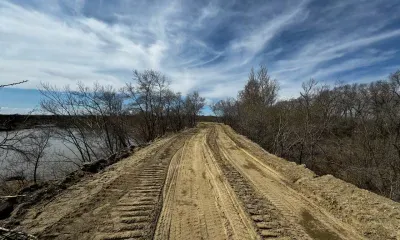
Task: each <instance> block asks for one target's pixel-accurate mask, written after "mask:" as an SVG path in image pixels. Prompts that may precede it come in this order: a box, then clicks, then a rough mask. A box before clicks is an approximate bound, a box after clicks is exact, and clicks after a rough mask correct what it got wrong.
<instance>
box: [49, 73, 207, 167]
mask: <svg viewBox="0 0 400 240" xmlns="http://www.w3.org/2000/svg"><path fill="white" fill-rule="evenodd" d="M133 79H134V80H135V82H134V83H127V84H126V86H125V87H124V88H122V89H119V90H117V89H114V88H113V87H112V86H101V85H99V84H95V85H94V86H93V87H87V86H84V85H83V84H78V89H77V90H71V89H70V88H69V87H65V88H64V89H57V88H54V87H52V86H50V85H43V89H42V90H41V93H42V95H43V96H44V99H43V100H42V102H41V106H42V109H43V110H45V111H46V112H47V113H50V114H52V115H53V116H56V117H57V116H58V117H59V119H60V120H59V121H57V122H58V123H59V124H58V125H60V123H62V122H63V121H64V122H63V124H61V125H60V127H59V128H58V131H57V134H58V135H57V136H58V137H59V138H60V139H61V140H63V141H64V142H66V143H67V144H68V145H70V146H73V149H74V150H75V151H76V152H74V155H75V156H76V157H78V158H79V159H81V160H82V161H83V162H90V161H93V159H99V158H102V157H105V156H106V155H110V154H113V153H116V152H118V151H120V150H121V149H123V148H126V147H127V146H130V145H134V144H137V143H138V142H148V141H151V140H153V139H155V138H157V137H159V136H162V135H164V134H165V133H166V132H168V131H179V130H181V129H183V128H185V127H192V126H194V124H195V121H193V116H196V115H198V114H199V113H200V110H201V109H202V108H203V106H204V98H201V97H198V93H197V92H194V93H191V94H188V95H187V96H186V97H183V96H182V95H181V93H176V92H173V91H172V90H171V89H170V88H169V81H168V79H167V78H166V76H165V75H163V74H162V73H160V72H157V71H154V70H146V71H143V72H138V71H134V72H133ZM194 96H197V98H195V97H194Z"/></svg>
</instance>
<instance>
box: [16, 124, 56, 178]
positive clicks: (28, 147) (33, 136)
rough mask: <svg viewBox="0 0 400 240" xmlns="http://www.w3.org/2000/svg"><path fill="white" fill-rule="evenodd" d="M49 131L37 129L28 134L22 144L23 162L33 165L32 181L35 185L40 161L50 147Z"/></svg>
mask: <svg viewBox="0 0 400 240" xmlns="http://www.w3.org/2000/svg"><path fill="white" fill-rule="evenodd" d="M50 137H51V129H38V130H36V131H34V132H32V133H30V134H29V135H28V136H27V137H26V138H25V139H24V141H23V142H22V143H23V145H22V146H21V147H22V148H23V149H21V151H20V152H21V154H22V155H23V158H24V159H25V161H27V162H28V163H29V164H31V165H33V181H34V183H37V179H38V178H37V171H38V167H39V164H40V160H41V159H42V158H43V157H44V156H45V154H46V149H47V148H48V147H49V146H50V142H49V140H50Z"/></svg>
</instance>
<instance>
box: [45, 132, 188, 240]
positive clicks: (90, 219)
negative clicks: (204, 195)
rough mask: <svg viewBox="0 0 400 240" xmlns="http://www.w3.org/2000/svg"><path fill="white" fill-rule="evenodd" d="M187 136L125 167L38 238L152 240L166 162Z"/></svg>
mask: <svg viewBox="0 0 400 240" xmlns="http://www.w3.org/2000/svg"><path fill="white" fill-rule="evenodd" d="M187 135H190V133H183V134H180V135H179V137H174V138H172V139H171V140H170V141H169V142H168V143H167V144H165V145H163V146H162V147H161V148H160V149H159V150H157V151H155V152H153V153H151V154H150V155H149V156H147V157H145V158H144V159H143V160H141V161H140V162H139V163H138V164H137V165H135V166H132V167H129V169H125V170H124V171H125V173H123V174H121V175H120V176H119V177H118V178H117V179H116V180H114V181H113V182H111V183H110V184H109V185H107V186H105V187H104V189H103V190H102V191H100V192H99V193H98V194H96V195H95V196H94V197H93V198H92V200H91V201H89V202H87V203H85V204H83V206H80V208H79V209H80V211H79V212H75V213H72V214H70V215H68V216H66V217H64V218H63V219H61V220H60V221H59V222H57V223H56V224H54V225H53V226H51V227H50V228H48V229H46V230H45V231H44V232H42V234H41V236H40V237H41V239H83V238H84V239H96V240H107V239H152V238H153V235H154V231H155V228H156V225H157V220H158V217H159V214H160V211H161V208H162V202H163V196H162V192H163V188H164V183H165V179H166V175H167V171H168V167H169V164H170V162H171V159H172V157H173V156H174V155H175V154H176V152H177V151H178V150H179V149H180V148H181V147H182V145H183V142H184V139H186V137H187ZM77 220H79V221H77ZM54 233H56V234H54Z"/></svg>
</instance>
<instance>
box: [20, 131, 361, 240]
mask: <svg viewBox="0 0 400 240" xmlns="http://www.w3.org/2000/svg"><path fill="white" fill-rule="evenodd" d="M228 130H229V129H228ZM228 130H226V129H225V128H224V126H223V125H219V124H207V123H203V124H200V125H199V126H198V127H197V128H194V129H188V130H185V131H183V132H181V133H178V134H174V135H171V136H169V137H165V138H162V139H160V140H158V141H155V142H154V143H153V144H151V145H149V146H148V147H146V148H143V149H141V150H139V151H138V152H136V153H135V154H134V155H133V156H131V157H128V158H127V159H124V160H122V161H120V162H118V163H116V164H114V165H113V166H111V167H110V168H107V169H105V170H104V172H101V173H98V174H95V175H93V176H91V178H88V179H85V180H82V181H80V182H78V183H77V184H76V185H74V186H72V187H70V188H69V189H67V190H66V191H65V192H63V193H61V194H60V195H59V196H57V197H56V198H55V199H53V200H51V201H50V202H48V203H46V204H43V205H40V206H38V207H34V208H32V209H29V211H28V212H27V214H26V219H24V220H23V221H22V222H21V230H25V231H27V232H30V233H33V234H35V235H37V236H38V237H39V238H40V239H90V240H112V239H114V240H118V239H157V240H164V239H165V240H167V239H178V240H186V239H218V240H219V239H235V240H241V239H257V240H278V239H280V240H283V239H328V240H336V239H363V237H362V236H360V235H359V233H358V232H357V231H356V230H355V228H353V226H350V225H349V224H348V223H345V222H342V221H341V220H339V219H338V218H336V217H335V216H333V215H332V214H331V213H329V211H327V210H326V209H325V208H324V207H321V206H318V205H317V204H316V203H315V202H313V201H312V200H311V198H306V196H305V195H304V193H302V192H300V191H299V190H298V188H293V183H292V182H291V181H289V180H288V179H289V178H286V177H284V176H283V175H282V173H281V172H280V171H278V170H279V169H278V170H276V168H272V167H271V165H269V163H270V162H268V161H270V159H269V156H270V155H268V154H267V153H265V154H264V153H263V152H262V151H261V150H260V149H259V148H257V147H254V146H250V147H249V146H247V142H245V141H247V140H243V138H241V137H239V135H237V134H235V133H234V132H233V131H230V132H229V131H228ZM227 131H228V132H227ZM263 154H264V155H263Z"/></svg>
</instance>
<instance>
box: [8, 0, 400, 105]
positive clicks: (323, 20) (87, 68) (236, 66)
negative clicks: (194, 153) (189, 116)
mask: <svg viewBox="0 0 400 240" xmlns="http://www.w3.org/2000/svg"><path fill="white" fill-rule="evenodd" d="M29 3H30V4H29ZM391 3H392V1H390V0H385V1H383V2H379V3H378V2H377V1H368V2H364V4H360V3H358V1H355V0H350V1H346V2H340V3H330V4H328V3H326V4H322V5H321V3H320V2H318V1H312V0H309V1H302V2H298V1H270V2H268V3H265V2H263V1H260V2H255V3H253V4H247V3H246V4H244V3H243V2H241V1H227V0H213V1H209V2H207V3H202V2H200V1H180V0H173V1H170V2H165V1H154V2H152V3H151V4H150V3H149V2H148V1H145V0H141V1H135V2H133V1H123V0H118V1H104V2H102V1H90V0H86V1H84V0H74V1H66V0H58V1H51V2H49V1H45V0H36V1H32V2H26V3H24V4H21V5H17V4H16V3H14V2H12V1H7V0H0V46H1V48H2V53H1V54H0V83H8V82H13V81H18V80H22V79H29V80H30V81H29V83H28V84H25V85H23V86H20V87H24V88H37V87H38V86H39V85H40V82H50V83H51V84H55V85H58V86H63V85H66V84H70V85H74V84H75V83H76V82H77V81H82V82H84V83H86V84H92V83H94V82H100V83H104V84H112V85H114V86H115V87H117V88H118V87H121V86H123V85H124V83H125V82H126V81H130V79H131V76H130V73H131V70H132V69H138V70H143V69H147V68H153V69H157V70H160V71H162V72H164V73H166V74H167V75H168V76H169V77H170V79H171V81H172V85H171V86H172V88H174V89H175V90H177V91H181V92H182V93H184V94H185V93H187V92H188V91H191V90H194V89H197V90H200V91H201V92H202V94H203V95H204V96H206V97H207V99H216V98H222V97H227V96H236V94H237V91H238V90H239V89H240V88H242V86H243V85H244V83H245V81H246V77H247V73H248V71H249V69H250V68H251V67H252V66H257V65H259V64H260V63H263V64H266V65H267V67H268V68H269V69H270V73H271V75H272V77H274V78H277V79H278V80H280V81H281V83H282V96H284V97H285V96H286V97H287V96H292V95H293V96H294V95H296V92H298V90H299V89H300V86H301V82H302V81H305V80H307V79H308V78H311V77H315V78H317V79H319V80H327V81H330V80H336V79H337V78H338V77H340V78H343V79H350V78H351V79H354V78H355V77H357V76H359V77H361V76H362V77H364V78H368V77H369V76H373V75H376V74H374V73H373V72H370V73H365V72H363V73H362V74H361V73H360V74H358V75H357V71H361V70H362V69H363V68H366V67H370V66H374V65H378V64H382V63H386V64H387V66H386V67H389V68H390V69H393V68H395V67H396V66H400V59H399V56H398V52H396V51H395V50H396V45H394V44H393V43H392V44H390V41H395V40H397V41H398V40H400V26H399V25H398V24H397V25H396V24H395V23H396V22H400V21H398V20H400V17H398V16H396V15H395V14H390V13H388V11H394V12H395V11H396V9H397V10H400V7H399V6H396V5H394V4H391ZM361 5H362V6H361ZM371 16H372V17H371ZM384 44H385V45H384ZM375 72H377V71H375ZM378 75H379V74H378ZM320 78H321V79H320ZM349 81H350V80H349Z"/></svg>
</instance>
